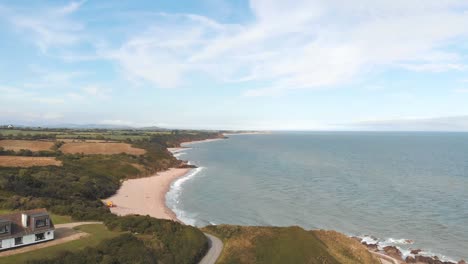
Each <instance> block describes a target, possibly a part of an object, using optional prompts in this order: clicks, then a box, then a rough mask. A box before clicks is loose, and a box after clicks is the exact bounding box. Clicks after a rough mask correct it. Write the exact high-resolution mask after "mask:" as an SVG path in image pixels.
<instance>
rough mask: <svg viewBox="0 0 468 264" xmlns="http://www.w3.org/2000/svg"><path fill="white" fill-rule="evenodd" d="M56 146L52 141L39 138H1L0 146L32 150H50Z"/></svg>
mask: <svg viewBox="0 0 468 264" xmlns="http://www.w3.org/2000/svg"><path fill="white" fill-rule="evenodd" d="M52 146H54V142H52V141H39V140H0V147H1V148H4V149H5V150H13V151H19V150H21V149H29V150H31V151H41V150H50V149H51V148H52Z"/></svg>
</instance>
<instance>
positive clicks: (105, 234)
mask: <svg viewBox="0 0 468 264" xmlns="http://www.w3.org/2000/svg"><path fill="white" fill-rule="evenodd" d="M75 229H76V230H80V231H82V232H86V233H89V234H91V235H90V236H88V237H85V238H82V239H78V240H74V241H70V242H66V243H63V244H60V245H55V246H51V247H47V248H42V249H38V250H34V251H30V252H26V253H22V254H18V255H13V256H8V257H2V258H0V264H8V263H15V264H19V263H26V261H28V260H32V259H42V258H51V257H55V256H57V255H58V254H59V253H60V252H62V251H72V252H73V251H79V250H82V249H84V248H86V247H94V246H96V245H98V244H99V243H100V242H101V241H103V240H106V239H111V238H114V237H116V236H118V235H119V234H121V233H120V232H113V231H109V230H107V228H106V227H105V226H104V225H102V224H92V225H82V226H79V227H76V228H75Z"/></svg>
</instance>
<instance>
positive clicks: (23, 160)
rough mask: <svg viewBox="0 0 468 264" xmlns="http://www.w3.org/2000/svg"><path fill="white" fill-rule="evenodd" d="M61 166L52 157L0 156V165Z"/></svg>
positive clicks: (60, 163) (58, 161)
mask: <svg viewBox="0 0 468 264" xmlns="http://www.w3.org/2000/svg"><path fill="white" fill-rule="evenodd" d="M34 166H62V162H61V161H60V160H56V159H55V158H54V157H20V156H0V167H34Z"/></svg>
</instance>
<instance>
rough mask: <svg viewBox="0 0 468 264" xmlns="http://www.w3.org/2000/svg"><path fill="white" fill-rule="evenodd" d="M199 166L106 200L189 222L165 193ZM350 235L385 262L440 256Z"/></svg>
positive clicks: (117, 210) (124, 209) (125, 209)
mask: <svg viewBox="0 0 468 264" xmlns="http://www.w3.org/2000/svg"><path fill="white" fill-rule="evenodd" d="M243 134H254V133H236V134H223V136H228V135H243ZM255 134H260V133H255ZM262 134H263V133H262ZM226 138H227V137H225V138H214V139H205V140H197V141H189V142H183V143H181V144H180V147H175V148H167V150H168V151H169V152H171V153H172V155H173V156H174V157H175V158H177V159H179V158H178V156H177V154H178V153H179V152H182V151H184V150H187V149H190V145H193V144H197V143H206V142H212V141H218V140H223V139H226ZM179 160H180V159H179ZM189 164H190V163H189ZM197 169H198V168H170V169H169V170H166V171H162V172H158V173H156V174H155V175H152V176H148V177H144V178H138V179H129V180H125V181H124V182H123V183H122V186H121V188H120V189H119V190H118V191H117V193H116V194H115V195H113V196H112V197H109V198H107V199H105V200H103V201H104V202H106V201H112V202H114V204H115V205H116V207H112V208H110V209H111V212H112V213H114V214H117V215H119V216H123V215H129V214H140V215H150V216H152V217H155V218H159V219H168V220H172V221H177V222H179V223H182V224H188V223H185V222H183V221H182V220H181V219H179V218H178V217H177V214H176V213H175V212H174V211H173V210H172V209H171V208H169V206H168V205H167V197H166V196H167V194H168V193H169V192H170V191H171V190H172V187H173V185H174V183H176V182H177V181H178V180H180V179H184V178H185V177H188V176H190V175H191V174H192V172H194V171H195V170H197ZM148 202H149V203H148ZM348 237H350V238H355V239H357V240H358V241H359V242H360V243H361V244H362V245H363V246H365V247H367V248H368V250H369V252H370V253H371V254H374V255H376V256H377V257H378V258H379V259H381V261H383V262H384V263H392V262H393V263H410V262H407V260H408V259H407V258H406V257H410V261H411V258H412V260H413V261H429V259H431V261H432V260H435V259H438V258H437V257H435V256H434V255H432V254H424V253H426V252H424V251H422V252H421V254H418V253H419V252H418V253H416V254H408V253H406V254H404V253H403V252H401V251H400V248H399V247H398V246H396V245H391V246H390V245H389V246H385V248H388V249H389V252H387V250H384V247H381V248H379V245H378V244H377V243H376V242H374V243H369V242H368V241H366V240H365V239H363V238H358V237H356V236H349V235H348ZM377 248H379V249H377ZM392 251H393V252H392ZM420 251H421V250H420ZM390 252H391V253H390ZM395 253H396V255H395ZM440 259H441V260H442V261H447V262H445V263H453V264H456V263H457V262H456V261H455V262H454V260H453V259H450V258H446V257H441V258H440ZM421 263H424V262H421Z"/></svg>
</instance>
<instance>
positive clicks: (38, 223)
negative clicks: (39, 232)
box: [35, 218, 49, 228]
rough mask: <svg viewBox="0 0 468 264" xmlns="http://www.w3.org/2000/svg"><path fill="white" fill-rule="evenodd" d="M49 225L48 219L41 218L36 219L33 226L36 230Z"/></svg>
mask: <svg viewBox="0 0 468 264" xmlns="http://www.w3.org/2000/svg"><path fill="white" fill-rule="evenodd" d="M48 225H49V219H48V218H43V219H37V220H36V223H35V226H36V228H40V227H44V226H48Z"/></svg>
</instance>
